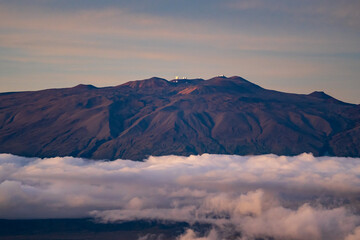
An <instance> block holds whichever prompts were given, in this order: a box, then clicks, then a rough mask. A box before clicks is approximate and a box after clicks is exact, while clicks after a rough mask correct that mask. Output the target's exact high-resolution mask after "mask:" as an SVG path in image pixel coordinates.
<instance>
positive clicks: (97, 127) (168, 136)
mask: <svg viewBox="0 0 360 240" xmlns="http://www.w3.org/2000/svg"><path fill="white" fill-rule="evenodd" d="M0 152H1V153H12V154H16V155H21V156H28V157H54V156H74V157H84V158H91V159H109V160H113V159H118V158H121V159H132V160H142V159H145V158H147V157H148V156H150V155H171V154H175V155H191V154H202V153H212V154H239V155H254V154H267V153H274V154H278V155H296V154H300V153H303V152H311V153H313V154H314V155H316V156H319V155H320V156H321V155H334V156H349V157H360V105H355V104H349V103H344V102H341V101H339V100H336V99H334V98H332V97H331V96H329V95H327V94H325V93H324V92H313V93H311V94H308V95H305V94H290V93H284V92H278V91H273V90H267V89H264V88H262V87H260V86H258V85H255V84H253V83H251V82H249V81H247V80H245V79H243V78H241V77H230V78H227V77H215V78H212V79H209V80H203V79H192V80H187V79H184V80H172V81H167V80H165V79H161V78H155V77H154V78H150V79H146V80H141V81H132V82H128V83H125V84H122V85H119V86H115V87H104V88H96V87H94V86H91V85H78V86H76V87H73V88H64V89H48V90H42V91H33V92H16V93H2V94H0Z"/></svg>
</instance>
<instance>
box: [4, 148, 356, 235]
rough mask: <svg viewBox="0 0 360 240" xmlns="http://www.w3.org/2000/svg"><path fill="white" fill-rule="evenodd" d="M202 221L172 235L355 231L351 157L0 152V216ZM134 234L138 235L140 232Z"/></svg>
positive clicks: (327, 233)
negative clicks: (198, 227)
mask: <svg viewBox="0 0 360 240" xmlns="http://www.w3.org/2000/svg"><path fill="white" fill-rule="evenodd" d="M88 216H91V217H93V218H94V219H96V220H97V221H100V222H116V221H129V220H140V219H149V220H160V221H175V222H176V221H181V222H188V223H190V224H193V223H196V222H199V223H207V224H211V225H212V226H213V228H212V229H211V231H209V232H208V233H206V234H205V236H204V235H201V236H200V234H199V233H197V232H195V231H194V230H193V229H191V228H190V229H188V230H187V231H186V232H185V233H184V234H183V235H181V236H178V239H179V240H194V239H198V240H200V239H201V240H205V239H214V240H215V239H241V240H251V239H256V238H264V239H266V238H267V237H273V238H275V239H299V240H301V239H328V240H332V239H334V240H338V239H346V240H355V239H360V159H359V158H339V157H314V156H313V155H311V154H301V155H298V156H294V157H287V156H276V155H259V156H234V155H211V154H204V155H201V156H189V157H183V156H162V157H149V159H147V160H146V161H144V162H135V161H128V160H116V161H92V160H87V159H81V158H73V157H56V158H46V159H40V158H25V157H18V156H14V155H10V154H0V218H6V219H24V218H29V219H34V218H65V217H66V218H68V217H73V218H78V217H88ZM141 239H146V237H143V238H141Z"/></svg>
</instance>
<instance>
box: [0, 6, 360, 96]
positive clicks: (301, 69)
mask: <svg viewBox="0 0 360 240" xmlns="http://www.w3.org/2000/svg"><path fill="white" fill-rule="evenodd" d="M222 74H224V75H227V76H233V75H238V76H242V77H245V78H247V79H248V80H249V81H252V82H254V83H256V84H259V85H261V86H263V87H265V88H270V89H276V90H280V91H288V92H296V93H310V92H311V91H314V90H324V91H325V92H327V93H329V94H330V95H332V96H334V97H336V98H339V99H341V100H344V101H348V102H353V103H360V94H359V93H358V92H359V90H360V1H358V0H348V1H340V0H337V1H335V0H328V1H321V0H311V1H310V0H302V1H289V0H287V1H285V0H272V1H270V0H251V1H250V0H244V1H241V0H223V1H215V0H198V1H196V0H193V1H190V0H189V1H186V0H173V1H171V0H152V1H149V0H142V1H139V0H132V1H110V0H103V1H95V0H93V1H91V0H88V1H84V0H73V1H66V0H65V1H64V0H33V1H31V0H8V1H3V0H0V92H5V91H21V90H38V89H45V88H53V87H70V86H74V85H77V84H79V83H88V84H93V85H95V86H99V87H101V86H111V85H119V84H121V83H124V82H127V81H130V80H137V79H144V78H149V77H152V76H158V77H164V78H167V79H173V78H174V77H175V76H180V77H181V76H187V77H188V78H195V77H202V78H205V79H207V78H210V77H213V76H215V75H222Z"/></svg>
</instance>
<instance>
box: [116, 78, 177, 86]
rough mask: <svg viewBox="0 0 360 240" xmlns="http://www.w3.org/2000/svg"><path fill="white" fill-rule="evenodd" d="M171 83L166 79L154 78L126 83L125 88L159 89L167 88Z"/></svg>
mask: <svg viewBox="0 0 360 240" xmlns="http://www.w3.org/2000/svg"><path fill="white" fill-rule="evenodd" d="M169 85H170V82H169V81H167V80H166V79H164V78H159V77H152V78H148V79H145V80H137V81H131V82H127V83H124V84H123V86H129V87H131V88H159V87H167V86H169Z"/></svg>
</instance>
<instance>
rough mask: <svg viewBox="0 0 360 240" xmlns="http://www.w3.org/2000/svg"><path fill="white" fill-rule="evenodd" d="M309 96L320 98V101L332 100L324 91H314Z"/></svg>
mask: <svg viewBox="0 0 360 240" xmlns="http://www.w3.org/2000/svg"><path fill="white" fill-rule="evenodd" d="M309 96H312V97H317V98H322V99H331V98H333V97H331V96H330V95H328V94H326V93H325V92H324V91H314V92H312V93H310V94H309Z"/></svg>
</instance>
